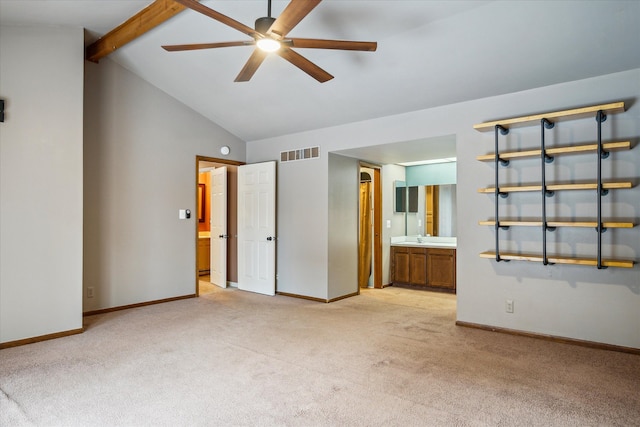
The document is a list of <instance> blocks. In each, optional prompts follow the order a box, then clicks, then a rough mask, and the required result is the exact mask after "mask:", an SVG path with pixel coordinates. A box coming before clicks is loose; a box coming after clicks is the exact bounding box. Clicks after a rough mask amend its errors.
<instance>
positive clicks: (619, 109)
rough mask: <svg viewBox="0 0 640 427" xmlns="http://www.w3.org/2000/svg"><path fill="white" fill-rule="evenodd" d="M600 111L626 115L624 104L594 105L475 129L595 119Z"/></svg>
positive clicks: (484, 129) (482, 124)
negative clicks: (549, 121)
mask: <svg viewBox="0 0 640 427" xmlns="http://www.w3.org/2000/svg"><path fill="white" fill-rule="evenodd" d="M598 111H602V112H603V113H604V114H616V113H624V102H612V103H610V104H600V105H592V106H589V107H581V108H573V109H571V110H562V111H551V112H548V113H544V114H534V115H531V116H522V117H514V118H512V119H504V120H496V121H492V122H484V123H479V124H477V125H474V126H473V128H474V129H475V130H477V131H479V132H488V131H492V130H493V129H494V128H495V126H496V125H500V126H502V127H503V128H505V129H510V128H514V127H524V126H532V125H537V124H539V123H540V120H542V119H548V120H552V121H554V122H558V121H563V120H577V119H584V118H588V117H595V116H596V114H597V112H598Z"/></svg>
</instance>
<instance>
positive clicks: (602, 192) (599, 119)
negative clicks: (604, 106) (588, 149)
mask: <svg viewBox="0 0 640 427" xmlns="http://www.w3.org/2000/svg"><path fill="white" fill-rule="evenodd" d="M605 120H607V115H606V114H605V113H604V112H603V111H602V110H598V112H597V113H596V123H597V133H598V151H597V153H598V154H597V155H598V172H597V180H598V189H597V191H598V197H597V206H598V208H597V209H598V220H597V224H598V227H597V228H596V231H597V233H598V254H597V258H596V260H597V268H598V270H602V269H605V268H607V267H606V266H604V265H603V264H602V233H604V232H605V231H606V229H605V228H604V227H603V226H602V196H606V195H607V194H609V190H607V189H605V188H602V159H606V158H607V157H609V152H607V151H604V149H603V148H602V123H603V122H604V121H605Z"/></svg>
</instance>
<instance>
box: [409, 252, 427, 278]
mask: <svg viewBox="0 0 640 427" xmlns="http://www.w3.org/2000/svg"><path fill="white" fill-rule="evenodd" d="M409 259H410V265H409V283H410V284H412V285H418V286H426V285H427V249H423V248H411V249H410V250H409Z"/></svg>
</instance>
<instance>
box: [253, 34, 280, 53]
mask: <svg viewBox="0 0 640 427" xmlns="http://www.w3.org/2000/svg"><path fill="white" fill-rule="evenodd" d="M256 45H258V47H259V48H260V50H263V51H265V52H275V51H276V50H278V49H280V42H279V41H278V40H274V39H272V38H269V37H265V38H263V39H260V40H258V41H257V42H256Z"/></svg>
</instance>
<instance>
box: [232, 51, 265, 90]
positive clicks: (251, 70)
mask: <svg viewBox="0 0 640 427" xmlns="http://www.w3.org/2000/svg"><path fill="white" fill-rule="evenodd" d="M266 57H267V52H265V51H263V50H261V49H254V50H253V53H252V54H251V56H250V57H249V60H248V61H247V63H246V64H244V67H242V70H240V74H238V77H236V79H235V80H234V82H248V81H249V80H251V77H253V75H254V74H255V72H256V70H257V69H258V67H259V66H260V64H262V61H264V58H266Z"/></svg>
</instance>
